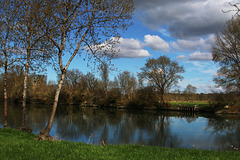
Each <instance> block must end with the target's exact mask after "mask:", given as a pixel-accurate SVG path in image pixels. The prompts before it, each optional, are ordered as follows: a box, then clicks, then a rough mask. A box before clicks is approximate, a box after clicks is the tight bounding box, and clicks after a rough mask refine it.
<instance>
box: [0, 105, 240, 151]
mask: <svg viewBox="0 0 240 160" xmlns="http://www.w3.org/2000/svg"><path fill="white" fill-rule="evenodd" d="M8 108H9V117H8V123H9V126H11V127H13V128H18V127H19V126H20V125H21V124H20V122H21V107H19V106H15V105H10V106H9V107H8ZM2 112H3V111H2V110H1V111H0V119H1V122H0V125H1V126H3V125H2V123H3V113H2ZM50 112H51V106H46V105H31V106H28V107H27V117H26V125H27V127H30V128H32V129H33V131H34V133H38V132H39V130H40V129H42V128H43V127H44V126H45V125H46V123H47V120H48V116H49V115H50ZM239 119H240V117H239V116H238V117H237V118H235V119H229V118H228V119H226V118H223V117H219V116H213V115H210V116H209V115H201V116H197V115H189V114H182V113H178V112H173V113H170V112H162V113H159V112H154V111H146V112H144V111H137V110H115V109H98V108H80V107H78V106H60V107H59V108H58V110H57V113H56V116H55V119H54V123H53V129H52V131H51V133H50V134H51V135H52V136H55V135H57V137H58V138H59V139H65V140H69V141H75V142H84V143H88V141H89V143H90V144H97V145H99V144H100V143H102V142H104V144H141V145H153V146H162V147H177V148H179V147H181V148H202V149H215V150H226V149H231V145H234V146H237V147H239V143H240V135H239V134H240V123H239V122H240V120H239ZM192 144H196V145H197V147H194V145H192Z"/></svg>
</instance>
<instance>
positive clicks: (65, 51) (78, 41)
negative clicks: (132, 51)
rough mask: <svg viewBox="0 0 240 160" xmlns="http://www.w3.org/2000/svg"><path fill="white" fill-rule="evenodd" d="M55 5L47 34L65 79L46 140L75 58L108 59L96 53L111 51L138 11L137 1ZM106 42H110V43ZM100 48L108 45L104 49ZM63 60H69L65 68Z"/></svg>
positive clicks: (75, 1) (72, 1)
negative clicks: (113, 44) (110, 48)
mask: <svg viewBox="0 0 240 160" xmlns="http://www.w3.org/2000/svg"><path fill="white" fill-rule="evenodd" d="M51 2H52V3H51V4H49V5H51V9H50V10H49V13H47V14H48V15H49V18H48V19H47V20H48V23H47V24H48V25H47V27H46V28H45V29H46V30H45V32H47V33H48V37H49V39H50V41H51V42H52V43H53V44H54V46H55V49H56V51H57V53H58V66H59V69H60V71H61V78H60V80H59V83H58V87H57V89H56V93H55V98H54V102H53V108H52V113H51V116H50V118H49V121H48V125H47V127H46V128H45V130H43V131H41V132H40V133H41V135H44V137H45V136H49V132H50V130H51V128H52V124H53V118H54V115H55V112H56V109H57V104H58V97H59V93H60V90H61V87H62V84H63V80H64V78H65V75H66V71H67V69H68V67H69V65H70V63H71V62H72V60H73V59H74V57H75V56H76V55H77V54H79V55H82V54H83V53H84V52H86V51H84V50H87V51H90V52H91V53H89V54H86V55H85V56H86V57H92V58H94V59H95V60H97V61H102V60H101V59H102V58H104V57H108V54H107V52H104V51H102V52H101V53H99V52H96V51H99V50H103V49H105V48H107V50H108V46H109V45H108V44H109V43H114V42H115V39H116V38H111V37H118V36H119V31H120V30H121V29H123V30H124V29H126V28H127V27H128V26H129V25H130V24H131V21H130V20H131V18H132V14H133V10H134V7H133V0H115V1H109V0H68V1H64V0H60V1H56V2H55V1H51ZM109 38H110V39H109ZM106 39H108V40H107V41H106ZM100 44H105V45H104V47H103V45H100ZM87 48H88V49H87ZM64 55H67V56H64ZM82 56H83V55H82ZM83 58H84V56H83ZM63 59H64V60H66V61H65V64H64V62H63ZM94 62H95V61H94Z"/></svg>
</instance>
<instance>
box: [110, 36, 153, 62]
mask: <svg viewBox="0 0 240 160" xmlns="http://www.w3.org/2000/svg"><path fill="white" fill-rule="evenodd" d="M119 41H120V43H119V44H116V46H115V48H116V50H119V52H118V53H117V56H116V57H114V58H141V57H149V56H151V55H150V54H149V52H148V51H147V50H144V49H143V45H141V43H140V41H139V40H136V39H133V38H130V39H124V38H120V39H119Z"/></svg>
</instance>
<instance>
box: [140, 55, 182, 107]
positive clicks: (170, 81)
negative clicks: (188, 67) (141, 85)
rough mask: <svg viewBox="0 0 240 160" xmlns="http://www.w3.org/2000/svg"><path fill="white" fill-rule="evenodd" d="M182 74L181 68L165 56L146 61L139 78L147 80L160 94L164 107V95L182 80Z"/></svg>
mask: <svg viewBox="0 0 240 160" xmlns="http://www.w3.org/2000/svg"><path fill="white" fill-rule="evenodd" d="M183 72H184V69H183V67H182V66H180V65H179V64H178V63H177V62H176V61H172V60H170V58H168V57H166V56H160V57H159V58H157V59H154V58H150V59H148V60H147V63H146V64H145V67H143V68H141V72H140V73H139V76H140V77H141V78H142V79H145V80H148V82H149V83H151V84H152V85H153V86H155V87H156V88H157V89H158V91H159V92H160V101H161V103H162V105H163V106H164V105H165V101H164V95H165V93H167V92H168V91H169V90H170V88H171V87H172V86H173V85H176V84H177V83H178V81H179V80H181V79H183V77H182V76H181V75H180V74H181V73H183Z"/></svg>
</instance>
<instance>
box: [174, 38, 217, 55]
mask: <svg viewBox="0 0 240 160" xmlns="http://www.w3.org/2000/svg"><path fill="white" fill-rule="evenodd" d="M213 43H214V35H213V34H211V35H209V36H208V37H207V38H205V39H203V38H198V39H192V40H185V39H179V40H177V41H176V42H172V43H171V46H172V48H174V49H176V50H180V51H196V50H197V51H200V52H210V51H211V47H212V44H213Z"/></svg>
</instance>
